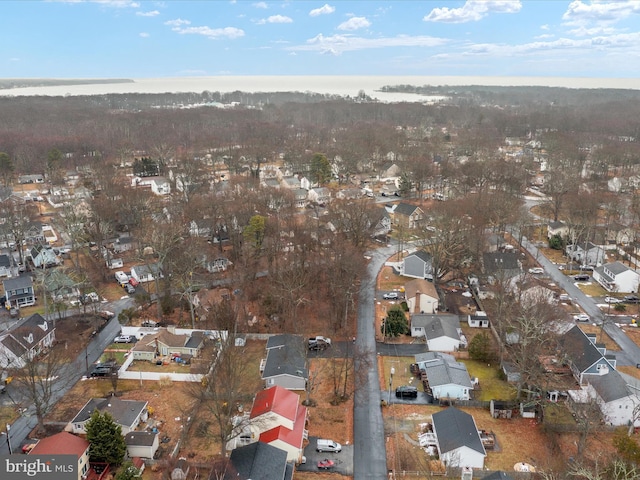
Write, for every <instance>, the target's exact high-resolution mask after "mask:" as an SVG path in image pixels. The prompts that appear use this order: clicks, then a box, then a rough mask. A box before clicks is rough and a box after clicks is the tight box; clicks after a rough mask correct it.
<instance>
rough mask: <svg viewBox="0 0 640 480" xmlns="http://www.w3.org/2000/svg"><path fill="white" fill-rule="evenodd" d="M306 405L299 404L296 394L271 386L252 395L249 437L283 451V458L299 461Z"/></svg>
mask: <svg viewBox="0 0 640 480" xmlns="http://www.w3.org/2000/svg"><path fill="white" fill-rule="evenodd" d="M306 423H307V407H305V406H303V405H301V404H300V396H299V395H298V394H296V393H293V392H290V391H289V390H287V389H285V388H283V387H280V386H274V387H271V388H267V389H265V390H262V391H260V392H258V393H257V394H256V397H255V399H254V401H253V406H252V408H251V413H250V414H249V426H250V428H251V430H252V432H253V433H254V435H253V437H256V438H258V439H259V441H261V442H264V443H266V444H268V445H271V446H273V447H277V448H280V449H282V450H284V451H285V452H287V461H288V462H295V463H300V462H301V461H302V456H303V454H304V442H305V441H306V440H307V439H308V436H309V432H308V431H307V430H306Z"/></svg>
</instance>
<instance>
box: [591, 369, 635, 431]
mask: <svg viewBox="0 0 640 480" xmlns="http://www.w3.org/2000/svg"><path fill="white" fill-rule="evenodd" d="M587 382H588V385H587V386H586V387H584V388H585V390H586V391H587V392H588V394H589V397H590V398H594V399H595V400H596V402H597V403H598V406H599V407H600V412H601V413H602V418H603V420H604V422H605V423H606V424H607V425H614V426H628V425H630V424H631V423H633V424H634V426H635V427H639V426H640V418H638V416H637V415H636V413H635V410H636V409H637V408H638V405H640V396H639V395H638V387H640V385H639V384H638V380H637V379H635V378H633V377H631V376H629V375H624V374H622V373H620V372H618V371H617V370H611V371H609V372H608V373H607V374H605V375H590V376H589V377H587Z"/></svg>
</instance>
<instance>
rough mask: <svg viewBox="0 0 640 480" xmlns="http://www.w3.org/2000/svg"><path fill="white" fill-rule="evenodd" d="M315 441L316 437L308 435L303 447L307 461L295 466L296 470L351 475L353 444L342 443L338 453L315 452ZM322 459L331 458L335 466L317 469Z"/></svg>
mask: <svg viewBox="0 0 640 480" xmlns="http://www.w3.org/2000/svg"><path fill="white" fill-rule="evenodd" d="M317 441H318V437H309V444H308V445H307V448H305V449H304V456H305V458H306V459H307V462H306V463H303V464H300V465H298V466H296V470H300V471H301V472H326V471H329V472H335V473H339V474H341V475H347V476H350V475H353V445H342V451H341V452H340V453H330V452H316V445H317ZM324 459H329V460H333V462H334V464H335V466H334V467H332V468H331V469H329V470H322V469H319V468H318V462H319V461H320V460H324ZM367 478H374V477H367Z"/></svg>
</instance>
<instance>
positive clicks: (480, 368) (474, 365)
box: [462, 360, 517, 401]
mask: <svg viewBox="0 0 640 480" xmlns="http://www.w3.org/2000/svg"><path fill="white" fill-rule="evenodd" d="M462 363H464V364H465V365H466V366H467V371H468V372H469V375H470V376H471V377H477V378H478V381H479V382H480V389H479V391H476V395H475V396H474V397H475V400H482V401H489V400H515V398H516V393H517V392H516V389H515V387H514V386H513V385H511V384H509V383H507V382H506V381H504V380H502V379H501V378H500V371H499V370H498V368H497V366H496V365H488V364H486V363H484V362H478V361H476V360H462Z"/></svg>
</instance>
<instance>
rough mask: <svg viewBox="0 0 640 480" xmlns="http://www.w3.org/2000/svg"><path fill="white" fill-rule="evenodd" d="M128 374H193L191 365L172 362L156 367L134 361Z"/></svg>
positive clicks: (153, 364) (149, 363)
mask: <svg viewBox="0 0 640 480" xmlns="http://www.w3.org/2000/svg"><path fill="white" fill-rule="evenodd" d="M127 371H128V372H161V373H162V372H165V373H191V367H190V366H189V365H182V364H180V363H176V362H170V363H168V364H167V365H165V364H162V365H156V364H155V363H153V362H148V361H146V360H134V361H133V362H131V365H129V368H127Z"/></svg>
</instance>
